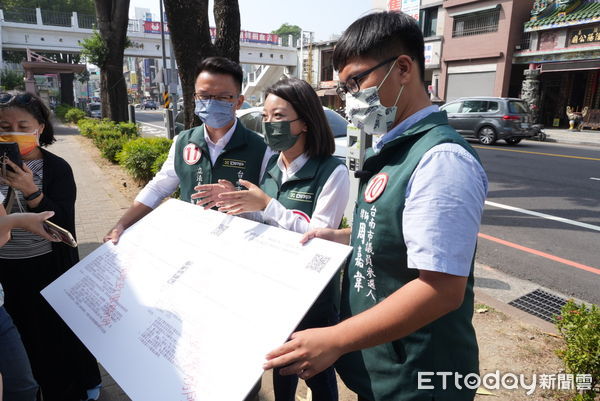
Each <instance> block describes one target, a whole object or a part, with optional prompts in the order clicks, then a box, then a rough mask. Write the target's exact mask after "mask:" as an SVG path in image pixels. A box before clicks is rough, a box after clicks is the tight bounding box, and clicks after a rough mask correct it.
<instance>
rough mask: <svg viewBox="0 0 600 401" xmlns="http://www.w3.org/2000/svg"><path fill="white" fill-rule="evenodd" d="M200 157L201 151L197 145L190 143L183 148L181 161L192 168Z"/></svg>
mask: <svg viewBox="0 0 600 401" xmlns="http://www.w3.org/2000/svg"><path fill="white" fill-rule="evenodd" d="M201 157H202V150H201V149H200V147H198V145H196V144H193V143H190V144H188V145H186V146H185V148H183V161H184V162H185V163H186V164H188V165H190V166H192V165H194V164H196V163H198V161H199V160H200V158H201Z"/></svg>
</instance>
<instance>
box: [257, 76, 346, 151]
mask: <svg viewBox="0 0 600 401" xmlns="http://www.w3.org/2000/svg"><path fill="white" fill-rule="evenodd" d="M270 94H273V95H275V96H278V97H280V98H282V99H283V100H285V101H287V102H289V103H290V104H291V105H292V107H293V108H294V110H295V111H296V114H298V117H299V118H300V119H301V120H302V121H303V122H304V123H305V124H306V126H307V127H308V132H307V133H306V145H305V149H304V153H306V155H307V156H308V157H325V156H331V155H332V154H333V152H334V151H335V142H334V140H333V133H332V132H331V128H330V127H329V124H328V123H327V117H325V112H324V111H323V106H322V105H321V102H320V101H319V97H318V96H317V93H316V92H315V90H314V89H313V88H312V86H310V84H309V83H308V82H306V81H303V80H301V79H298V78H284V79H282V80H279V81H277V82H275V83H274V84H273V85H271V86H270V87H269V88H267V90H266V91H265V98H266V97H267V96H268V95H270Z"/></svg>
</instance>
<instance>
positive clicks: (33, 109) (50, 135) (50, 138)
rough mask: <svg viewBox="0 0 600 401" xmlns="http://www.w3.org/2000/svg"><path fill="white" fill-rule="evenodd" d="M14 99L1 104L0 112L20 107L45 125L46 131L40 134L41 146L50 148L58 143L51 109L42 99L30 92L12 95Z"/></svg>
mask: <svg viewBox="0 0 600 401" xmlns="http://www.w3.org/2000/svg"><path fill="white" fill-rule="evenodd" d="M10 95H12V98H11V100H10V101H8V102H6V103H2V104H0V110H1V109H3V108H10V107H18V108H20V109H21V110H24V111H26V112H27V113H29V114H31V115H32V116H33V118H35V119H36V121H37V122H38V123H40V124H44V131H42V133H40V139H39V141H40V145H41V146H48V145H51V144H53V143H54V142H56V138H54V127H53V126H52V123H51V122H50V115H51V113H50V109H49V108H48V107H47V106H46V105H45V104H44V102H43V101H42V99H40V98H39V97H38V96H36V95H34V94H33V93H29V92H14V93H12V92H11V93H10Z"/></svg>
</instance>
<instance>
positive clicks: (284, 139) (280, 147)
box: [262, 118, 300, 152]
mask: <svg viewBox="0 0 600 401" xmlns="http://www.w3.org/2000/svg"><path fill="white" fill-rule="evenodd" d="M297 120H299V118H298V119H296V120H292V121H271V122H266V121H263V123H262V128H263V132H264V134H265V143H266V144H267V145H269V147H270V148H271V149H273V150H274V151H276V152H283V151H286V150H288V149H289V148H291V147H292V146H294V145H295V144H296V141H297V140H298V137H299V136H300V135H292V133H291V128H290V125H291V123H293V122H294V121H297Z"/></svg>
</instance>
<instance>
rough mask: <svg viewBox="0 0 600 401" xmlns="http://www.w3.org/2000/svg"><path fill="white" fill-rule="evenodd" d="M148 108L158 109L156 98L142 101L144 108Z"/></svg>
mask: <svg viewBox="0 0 600 401" xmlns="http://www.w3.org/2000/svg"><path fill="white" fill-rule="evenodd" d="M148 109H152V110H156V109H158V106H157V105H156V102H155V101H154V100H144V102H143V103H142V110H148Z"/></svg>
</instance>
